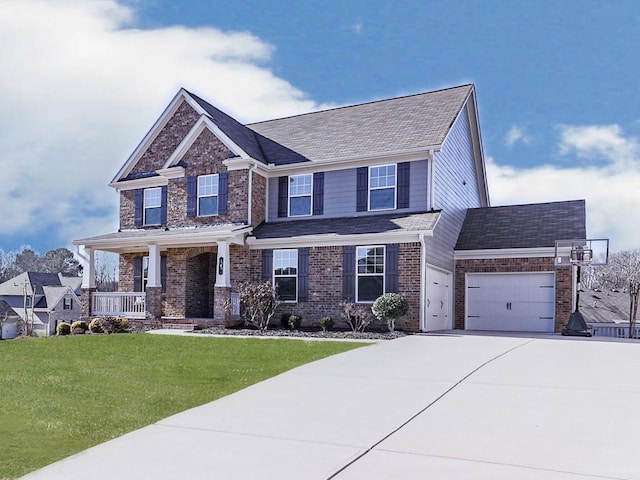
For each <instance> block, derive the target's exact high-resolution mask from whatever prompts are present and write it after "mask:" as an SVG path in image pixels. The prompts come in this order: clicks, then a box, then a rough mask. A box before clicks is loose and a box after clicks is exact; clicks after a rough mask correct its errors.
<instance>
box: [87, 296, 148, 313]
mask: <svg viewBox="0 0 640 480" xmlns="http://www.w3.org/2000/svg"><path fill="white" fill-rule="evenodd" d="M91 298H92V300H91V314H92V315H96V316H101V315H102V316H104V315H112V316H115V317H128V318H145V315H146V314H145V298H146V295H145V293H144V292H94V293H93V294H92V295H91Z"/></svg>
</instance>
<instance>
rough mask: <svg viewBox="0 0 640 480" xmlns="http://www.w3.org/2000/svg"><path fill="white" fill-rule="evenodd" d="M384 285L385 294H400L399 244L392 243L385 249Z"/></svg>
mask: <svg viewBox="0 0 640 480" xmlns="http://www.w3.org/2000/svg"><path fill="white" fill-rule="evenodd" d="M385 250H386V252H385V261H384V283H385V289H384V290H385V293H387V292H394V293H397V292H398V244H397V243H392V244H390V245H387V246H386V248H385Z"/></svg>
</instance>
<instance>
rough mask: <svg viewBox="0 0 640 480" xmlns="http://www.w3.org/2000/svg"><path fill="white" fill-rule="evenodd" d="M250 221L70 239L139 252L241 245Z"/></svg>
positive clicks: (98, 247)
mask: <svg viewBox="0 0 640 480" xmlns="http://www.w3.org/2000/svg"><path fill="white" fill-rule="evenodd" d="M252 228H253V227H251V226H250V225H234V224H227V225H215V226H211V227H192V228H172V229H149V230H144V229H139V230H124V231H120V232H113V233H107V234H105V235H98V236H96V237H88V238H81V239H78V240H74V241H73V242H72V243H73V244H74V245H82V246H84V247H88V248H93V249H94V250H101V251H105V252H113V253H127V252H138V251H140V252H143V251H147V250H148V247H149V245H158V246H159V247H161V248H162V247H164V248H179V247H194V246H205V245H212V244H215V243H218V242H229V243H232V244H236V245H244V238H245V234H247V233H249V232H251V230H252Z"/></svg>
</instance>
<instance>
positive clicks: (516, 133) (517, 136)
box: [504, 125, 531, 147]
mask: <svg viewBox="0 0 640 480" xmlns="http://www.w3.org/2000/svg"><path fill="white" fill-rule="evenodd" d="M516 142H522V143H525V144H528V143H530V142H531V139H530V138H529V136H528V135H527V134H526V132H525V130H524V128H522V127H518V126H517V125H514V126H512V127H511V128H510V129H509V131H508V132H507V135H506V136H505V139H504V143H505V144H506V145H507V146H508V147H513V145H514V144H515V143H516Z"/></svg>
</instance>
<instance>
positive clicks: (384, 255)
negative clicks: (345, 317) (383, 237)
mask: <svg viewBox="0 0 640 480" xmlns="http://www.w3.org/2000/svg"><path fill="white" fill-rule="evenodd" d="M361 248H366V249H370V248H382V273H358V250H359V249H361ZM386 273H387V248H386V247H385V246H384V245H358V246H356V289H355V290H356V302H355V303H367V304H373V302H375V300H360V299H359V297H360V292H359V291H358V278H359V277H379V276H380V275H382V295H384V293H385V292H386V291H387V284H386V279H387V275H386Z"/></svg>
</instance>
